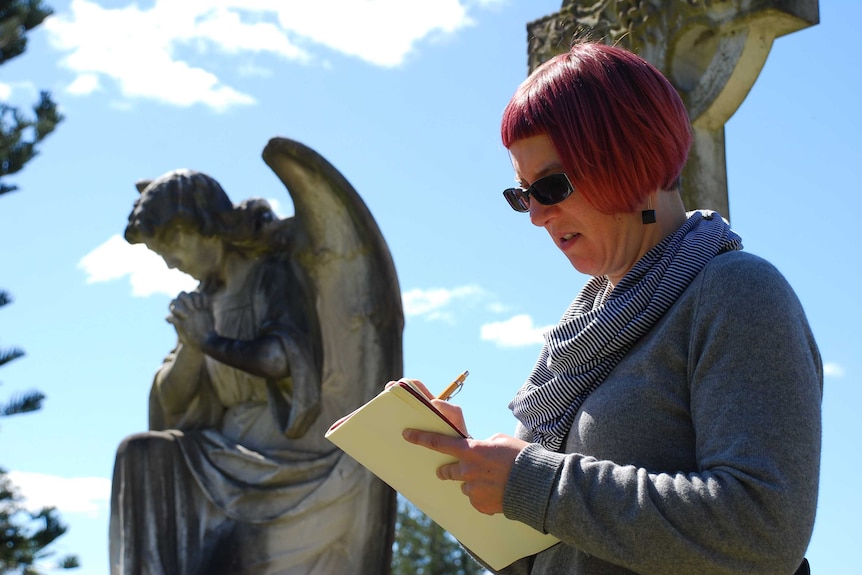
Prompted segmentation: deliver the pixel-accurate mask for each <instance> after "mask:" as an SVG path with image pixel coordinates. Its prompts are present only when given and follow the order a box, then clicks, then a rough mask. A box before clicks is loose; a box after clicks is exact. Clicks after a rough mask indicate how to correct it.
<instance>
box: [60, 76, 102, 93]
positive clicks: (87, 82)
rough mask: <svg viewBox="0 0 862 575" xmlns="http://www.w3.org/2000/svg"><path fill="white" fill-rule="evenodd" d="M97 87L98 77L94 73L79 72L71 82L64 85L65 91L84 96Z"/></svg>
mask: <svg viewBox="0 0 862 575" xmlns="http://www.w3.org/2000/svg"><path fill="white" fill-rule="evenodd" d="M98 89H99V77H98V76H97V75H96V74H80V75H79V76H78V77H77V78H75V79H74V80H73V81H72V83H71V84H69V85H68V86H66V91H67V92H68V93H70V94H74V95H75V96H86V95H87V94H92V93H93V92H95V91H96V90H98Z"/></svg>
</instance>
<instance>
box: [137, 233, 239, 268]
mask: <svg viewBox="0 0 862 575" xmlns="http://www.w3.org/2000/svg"><path fill="white" fill-rule="evenodd" d="M144 243H145V244H146V246H147V247H148V248H149V249H151V250H152V251H154V252H156V253H157V254H159V255H160V256H162V259H164V260H165V263H166V264H167V265H168V267H169V268H171V269H174V268H176V269H178V270H180V271H181V272H184V273H187V274H189V275H190V276H192V277H193V278H195V279H196V280H198V281H203V280H205V279H207V278H209V277H211V276H213V275H215V274H218V273H219V272H220V271H221V265H222V258H223V255H224V246H223V244H222V241H221V240H220V239H219V238H217V237H204V236H202V235H201V234H199V233H197V232H195V231H191V230H188V229H185V228H182V227H177V226H174V227H172V228H171V229H169V230H167V231H165V232H163V233H161V234H158V236H156V237H153V238H146V239H145V240H144Z"/></svg>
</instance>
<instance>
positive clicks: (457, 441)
mask: <svg viewBox="0 0 862 575" xmlns="http://www.w3.org/2000/svg"><path fill="white" fill-rule="evenodd" d="M399 381H403V382H405V383H409V384H412V385H413V387H414V388H416V389H418V390H419V391H421V392H422V393H423V394H424V395H425V397H427V398H428V399H429V400H431V403H432V404H433V405H434V407H436V408H437V409H438V410H440V412H441V413H442V414H443V415H445V416H446V418H447V419H448V420H449V421H451V422H452V423H454V424H455V425H456V426H457V427H458V428H459V429H460V430H461V431H462V432H463V433H464V435H467V437H466V438H462V437H450V436H448V435H442V434H440V433H432V432H430V431H419V430H417V429H405V430H404V439H406V440H407V441H409V442H410V443H414V444H416V445H421V446H422V447H426V448H428V449H433V450H434V451H438V452H440V453H445V454H446V455H451V456H452V457H454V458H455V459H457V460H458V461H456V462H455V463H449V464H447V465H441V466H440V467H439V468H438V469H437V477H439V478H440V479H442V480H445V481H461V482H463V483H462V485H461V491H462V492H463V493H464V495H466V496H467V497H469V498H470V503H471V504H472V505H473V507H475V508H476V509H477V510H478V511H481V512H482V513H485V514H487V515H493V514H494V513H502V512H503V491H504V490H505V489H506V481H507V480H508V479H509V473H510V472H511V471H512V467H513V466H514V465H515V458H516V457H517V456H518V454H519V453H520V452H521V450H522V449H524V447H526V446H527V445H529V444H528V443H527V442H526V441H521V440H520V439H516V438H514V437H509V436H507V435H501V434H499V433H498V434H495V435H492V436H491V437H489V438H488V439H484V440H477V439H473V438H472V437H470V436H469V435H468V434H467V426H466V425H465V423H464V414H463V413H462V412H461V408H460V407H458V406H457V405H453V404H451V403H449V402H448V401H443V400H442V399H435V398H434V394H433V393H431V392H430V391H429V390H428V388H427V387H426V386H425V384H423V383H422V382H421V381H419V380H418V379H405V378H402V379H400V380H399ZM399 381H390V382H389V383H387V384H386V388H387V389H388V388H390V387H392V386H393V385H397V384H398V383H399Z"/></svg>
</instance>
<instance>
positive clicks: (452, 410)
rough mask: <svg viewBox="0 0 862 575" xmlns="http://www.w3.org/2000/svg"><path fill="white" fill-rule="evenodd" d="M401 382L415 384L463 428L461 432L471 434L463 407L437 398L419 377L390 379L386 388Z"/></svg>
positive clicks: (442, 411) (452, 420) (456, 425)
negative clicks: (465, 420) (468, 431)
mask: <svg viewBox="0 0 862 575" xmlns="http://www.w3.org/2000/svg"><path fill="white" fill-rule="evenodd" d="M399 382H404V383H407V384H410V385H412V386H413V388H414V389H418V390H419V391H420V392H422V394H423V395H425V397H427V398H428V399H429V400H430V401H431V405H433V406H434V407H436V408H437V410H438V411H439V412H440V413H442V414H443V416H444V417H446V419H448V420H449V421H450V422H451V423H452V424H453V425H454V426H455V427H457V428H458V429H459V430H461V433H463V434H464V435H466V436H467V437H469V436H470V434H469V433H467V424H466V423H465V422H464V414H463V413H462V412H461V408H460V407H458V406H457V405H455V404H454V403H449V402H448V401H443V400H442V399H436V397H435V395H434V394H433V393H431V391H430V390H429V389H428V388H427V387H426V386H425V384H424V383H422V382H421V381H419V380H418V379H407V378H405V377H402V378H401V379H399V380H398V381H390V382H389V383H387V384H386V389H389V388H390V387H392V386H393V385H397V384H398V383H399Z"/></svg>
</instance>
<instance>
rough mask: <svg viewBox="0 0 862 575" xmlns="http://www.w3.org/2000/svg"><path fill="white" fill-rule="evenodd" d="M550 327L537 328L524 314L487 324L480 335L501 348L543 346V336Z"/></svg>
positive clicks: (483, 339) (484, 339)
mask: <svg viewBox="0 0 862 575" xmlns="http://www.w3.org/2000/svg"><path fill="white" fill-rule="evenodd" d="M550 327H551V326H545V327H536V326H534V325H533V319H532V318H531V317H530V316H528V315H526V314H522V315H516V316H514V317H512V318H510V319H507V320H506V321H498V322H494V323H486V324H485V325H483V326H482V328H481V330H480V332H479V334H480V338H481V339H482V341H490V342H492V343H495V344H497V345H498V346H500V347H524V346H528V345H541V344H542V343H543V342H544V338H543V337H542V334H543V333H544V332H545V331H546V330H547V329H548V328H550Z"/></svg>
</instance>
